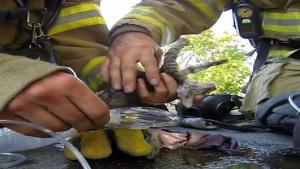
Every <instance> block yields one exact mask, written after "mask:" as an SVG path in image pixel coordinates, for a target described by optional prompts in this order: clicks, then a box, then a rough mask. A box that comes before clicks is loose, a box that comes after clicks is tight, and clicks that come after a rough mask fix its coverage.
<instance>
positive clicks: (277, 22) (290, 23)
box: [263, 19, 300, 26]
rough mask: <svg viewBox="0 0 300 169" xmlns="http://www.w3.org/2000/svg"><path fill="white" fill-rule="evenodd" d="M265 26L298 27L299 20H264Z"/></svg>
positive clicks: (299, 24)
mask: <svg viewBox="0 0 300 169" xmlns="http://www.w3.org/2000/svg"><path fill="white" fill-rule="evenodd" d="M263 23H264V24H265V25H278V26H300V20H280V19H264V22H263Z"/></svg>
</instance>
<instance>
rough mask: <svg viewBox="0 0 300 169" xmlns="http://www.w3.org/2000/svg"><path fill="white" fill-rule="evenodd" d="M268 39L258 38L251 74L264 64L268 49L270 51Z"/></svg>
mask: <svg viewBox="0 0 300 169" xmlns="http://www.w3.org/2000/svg"><path fill="white" fill-rule="evenodd" d="M270 47H271V44H270V40H269V39H260V40H259V42H258V46H257V57H256V59H255V62H254V65H253V72H252V75H254V74H255V73H257V72H258V71H259V70H260V68H261V67H262V66H263V65H264V64H265V62H266V60H267V57H268V54H269V51H270Z"/></svg>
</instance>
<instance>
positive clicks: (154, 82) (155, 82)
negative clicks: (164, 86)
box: [150, 78, 158, 85]
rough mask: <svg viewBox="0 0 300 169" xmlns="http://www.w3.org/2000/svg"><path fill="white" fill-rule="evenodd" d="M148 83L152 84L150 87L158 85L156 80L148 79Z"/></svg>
mask: <svg viewBox="0 0 300 169" xmlns="http://www.w3.org/2000/svg"><path fill="white" fill-rule="evenodd" d="M150 83H151V84H152V85H157V84H158V81H157V80H156V79H154V78H153V79H150Z"/></svg>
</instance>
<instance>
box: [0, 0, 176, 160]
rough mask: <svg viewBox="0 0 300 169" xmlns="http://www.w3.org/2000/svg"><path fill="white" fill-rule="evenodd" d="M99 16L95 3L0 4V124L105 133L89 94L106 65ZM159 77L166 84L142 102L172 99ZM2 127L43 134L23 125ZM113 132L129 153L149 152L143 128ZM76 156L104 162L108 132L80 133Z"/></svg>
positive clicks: (39, 0)
mask: <svg viewBox="0 0 300 169" xmlns="http://www.w3.org/2000/svg"><path fill="white" fill-rule="evenodd" d="M99 11H100V7H99V1H93V0H81V1H73V0H66V1H62V0H52V1H44V0H17V1H14V0H3V1H1V5H0V37H1V38H0V47H1V48H0V52H1V53H0V74H1V76H0V79H1V83H0V98H1V99H0V119H7V120H20V121H27V122H31V123H35V124H38V125H41V126H43V127H46V128H48V129H50V130H53V131H56V132H58V131H65V130H67V129H69V128H70V127H73V128H75V129H77V131H78V132H83V131H87V130H90V129H95V128H99V127H100V128H102V127H103V125H104V124H105V123H106V122H107V121H108V120H109V114H108V106H107V105H106V104H105V103H104V102H103V101H102V100H101V99H100V98H98V97H96V95H95V94H94V92H95V91H99V90H101V86H102V84H103V81H104V79H105V77H108V76H105V71H104V72H102V67H101V65H102V64H104V63H108V61H107V58H106V57H105V56H106V55H107V52H108V45H109V40H108V35H109V31H108V29H107V26H106V24H105V21H104V19H103V17H102V16H101V15H100V12H101V11H100V12H99ZM70 68H72V69H70ZM75 74H76V75H78V77H76V76H75ZM161 77H162V78H163V79H164V81H161V82H160V83H159V84H158V85H156V87H155V90H154V92H148V91H147V90H146V89H145V87H143V86H142V87H141V90H139V93H140V94H142V96H143V98H145V99H147V98H148V97H149V96H147V95H146V96H145V94H144V93H145V92H146V94H150V95H151V97H154V98H156V99H155V100H156V101H158V102H159V103H161V102H163V101H164V100H162V99H165V97H168V93H173V95H174V94H175V90H176V88H177V83H176V81H175V80H174V79H172V78H171V77H170V76H167V75H161ZM79 79H80V80H79ZM82 82H85V84H84V83H82ZM165 84H168V85H165ZM6 127H8V128H10V129H12V130H15V131H17V132H20V133H22V134H25V135H31V136H41V135H42V133H40V132H38V131H35V130H33V129H29V128H25V127H21V126H15V125H6ZM113 133H114V134H115V140H116V142H118V145H119V147H120V149H121V150H123V151H124V152H127V153H128V154H132V155H135V156H143V155H147V154H149V153H150V152H151V151H152V148H151V145H150V144H149V143H148V142H147V141H146V140H145V138H144V134H143V132H142V131H141V130H128V129H115V130H114V131H113ZM128 135H130V137H128ZM128 139H130V140H128ZM132 142H134V143H137V144H136V145H132V144H131V143H132ZM95 143H96V144H95ZM138 143H140V145H141V147H144V148H143V149H141V148H139V147H138V146H137V145H138ZM105 148H106V149H105ZM81 152H82V154H83V155H84V156H86V157H87V158H91V159H98V158H104V157H107V156H109V155H110V153H111V149H110V145H109V140H108V138H106V132H104V130H92V131H91V132H86V133H85V132H83V134H81ZM66 154H68V153H67V152H66ZM68 157H70V158H71V159H72V155H70V156H68Z"/></svg>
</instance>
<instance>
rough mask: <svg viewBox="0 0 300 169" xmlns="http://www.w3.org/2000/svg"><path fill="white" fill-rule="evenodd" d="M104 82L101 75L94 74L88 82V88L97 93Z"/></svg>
mask: <svg viewBox="0 0 300 169" xmlns="http://www.w3.org/2000/svg"><path fill="white" fill-rule="evenodd" d="M103 82H104V80H103V76H102V75H101V74H96V75H95V76H94V77H93V79H91V80H90V81H89V82H88V86H89V87H90V89H92V90H93V91H94V92H97V91H99V89H100V87H101V85H102V84H103Z"/></svg>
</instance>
